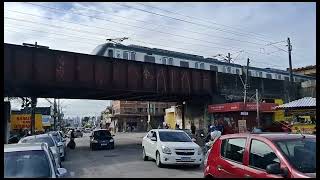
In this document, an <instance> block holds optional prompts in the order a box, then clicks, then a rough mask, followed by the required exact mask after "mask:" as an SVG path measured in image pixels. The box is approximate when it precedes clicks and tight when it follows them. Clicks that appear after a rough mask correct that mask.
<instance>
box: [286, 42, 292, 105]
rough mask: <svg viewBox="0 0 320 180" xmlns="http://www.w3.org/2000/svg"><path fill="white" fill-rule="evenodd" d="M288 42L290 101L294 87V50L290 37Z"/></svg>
mask: <svg viewBox="0 0 320 180" xmlns="http://www.w3.org/2000/svg"><path fill="white" fill-rule="evenodd" d="M287 43H288V45H287V46H288V54H289V73H290V88H289V101H290V100H291V95H292V88H293V86H292V85H293V75H292V62H291V51H292V45H291V43H290V38H289V37H288V39H287Z"/></svg>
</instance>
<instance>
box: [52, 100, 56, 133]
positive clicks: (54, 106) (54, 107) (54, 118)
mask: <svg viewBox="0 0 320 180" xmlns="http://www.w3.org/2000/svg"><path fill="white" fill-rule="evenodd" d="M56 124H57V101H56V99H54V101H53V130H54V131H55V130H56Z"/></svg>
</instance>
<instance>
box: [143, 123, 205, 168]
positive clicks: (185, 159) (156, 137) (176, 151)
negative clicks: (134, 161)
mask: <svg viewBox="0 0 320 180" xmlns="http://www.w3.org/2000/svg"><path fill="white" fill-rule="evenodd" d="M142 156H143V160H145V161H146V160H148V158H152V159H155V160H156V164H157V166H158V167H163V165H164V164H183V165H194V166H196V167H199V166H200V165H201V163H202V161H203V153H202V149H201V147H200V146H199V145H198V144H196V143H194V142H193V141H192V140H191V138H190V137H189V136H188V134H187V133H185V132H184V131H182V130H172V129H153V130H150V131H149V132H148V134H147V135H146V136H145V137H144V138H143V140H142Z"/></svg>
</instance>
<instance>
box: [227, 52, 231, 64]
mask: <svg viewBox="0 0 320 180" xmlns="http://www.w3.org/2000/svg"><path fill="white" fill-rule="evenodd" d="M227 58H228V63H230V62H231V56H230V53H228V56H227Z"/></svg>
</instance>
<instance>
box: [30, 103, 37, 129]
mask: <svg viewBox="0 0 320 180" xmlns="http://www.w3.org/2000/svg"><path fill="white" fill-rule="evenodd" d="M36 106H37V98H36V97H31V134H32V135H34V133H35V124H36V123H35V122H36V119H35V114H36Z"/></svg>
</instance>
